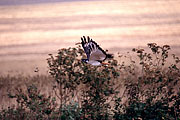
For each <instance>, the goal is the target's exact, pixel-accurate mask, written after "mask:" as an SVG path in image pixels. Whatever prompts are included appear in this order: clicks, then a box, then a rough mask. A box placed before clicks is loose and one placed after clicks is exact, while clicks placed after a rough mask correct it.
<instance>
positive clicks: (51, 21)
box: [0, 0, 180, 74]
mask: <svg viewBox="0 0 180 120" xmlns="http://www.w3.org/2000/svg"><path fill="white" fill-rule="evenodd" d="M9 1H11V0H7V1H5V0H3V1H1V2H0V67H1V68H3V69H1V70H0V74H4V73H11V72H26V71H27V73H31V72H33V70H34V69H35V68H36V67H39V69H40V72H41V70H42V71H43V72H44V69H46V68H47V65H46V58H47V57H48V53H53V54H55V53H56V51H57V50H58V49H60V48H68V47H75V43H76V42H79V41H80V37H81V36H83V35H84V36H90V37H92V38H93V39H94V40H95V41H96V42H97V43H98V44H99V45H100V46H101V47H102V48H105V49H108V50H109V52H113V53H117V52H121V51H128V50H131V49H132V48H133V47H146V46H147V43H152V42H153V43H154V42H155V43H158V44H160V45H162V44H168V45H171V46H172V48H174V51H175V52H176V53H177V54H178V55H180V52H179V51H180V48H179V47H180V1H179V0H156V1H153V0H108V1H107V0H98V1H96V0H93V1H88V0H85V1H83V0H81V1H78V0H76V1H75V0H71V1H68V2H65V1H64V0H61V1H60V2H57V1H58V0H54V2H50V1H48V0H46V1H45V2H43V1H41V0H39V2H37V3H36V2H34V1H33V0H31V1H32V2H27V1H28V0H27V1H26V0H23V2H22V3H23V4H21V3H17V4H10V3H11V2H9ZM27 3H28V4H27ZM18 4H19V5H18ZM123 53H124V52H123Z"/></svg>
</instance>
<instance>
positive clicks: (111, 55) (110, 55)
mask: <svg viewBox="0 0 180 120" xmlns="http://www.w3.org/2000/svg"><path fill="white" fill-rule="evenodd" d="M106 57H107V58H114V56H113V54H107V56H106Z"/></svg>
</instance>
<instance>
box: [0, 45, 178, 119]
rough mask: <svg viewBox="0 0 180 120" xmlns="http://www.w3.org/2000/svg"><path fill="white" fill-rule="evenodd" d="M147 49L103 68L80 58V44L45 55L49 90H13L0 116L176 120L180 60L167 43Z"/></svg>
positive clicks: (114, 60) (135, 51)
mask: <svg viewBox="0 0 180 120" xmlns="http://www.w3.org/2000/svg"><path fill="white" fill-rule="evenodd" d="M148 47H149V48H150V50H151V52H146V51H145V50H144V49H136V48H133V49H132V52H133V53H134V54H136V56H137V58H132V57H131V56H130V57H127V56H123V55H120V54H118V59H117V60H116V59H112V60H109V61H108V62H109V65H108V66H92V65H89V64H86V63H83V62H81V60H80V59H81V57H82V56H84V51H83V50H82V49H81V48H80V47H77V48H68V49H66V48H64V49H60V50H59V51H58V54H57V55H56V56H53V55H52V54H49V58H48V59H47V63H48V66H49V73H50V75H51V76H52V77H53V79H52V78H51V80H52V83H53V87H52V91H53V94H51V95H44V94H42V93H41V92H40V91H41V90H40V89H38V87H37V86H36V85H34V84H28V85H27V87H26V89H24V90H22V89H20V88H18V89H16V91H14V92H11V93H9V94H8V95H9V97H10V98H12V99H15V100H16V102H17V105H16V106H15V107H11V106H10V107H8V108H7V109H2V110H1V112H0V119H14V120H17V119H27V120H28V119H34V120H36V119H60V120H76V119H78V120H79V119H82V120H91V119H95V120H109V119H114V120H133V119H134V120H141V119H142V120H152V119H153V120H163V119H167V120H172V119H175V120H179V118H180V90H179V89H180V87H179V80H180V69H179V63H180V59H179V57H177V56H176V55H175V54H172V55H169V51H170V46H169V45H163V46H158V45H157V44H156V43H149V44H148ZM123 57H124V59H122V58H123ZM168 58H172V60H171V62H170V64H169V62H168ZM127 59H128V60H127ZM127 61H129V62H128V63H126V62H127ZM37 80H38V79H37Z"/></svg>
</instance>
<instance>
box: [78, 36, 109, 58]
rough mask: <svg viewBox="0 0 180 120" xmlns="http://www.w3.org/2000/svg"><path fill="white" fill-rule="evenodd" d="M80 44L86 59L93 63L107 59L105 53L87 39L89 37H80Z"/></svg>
mask: <svg viewBox="0 0 180 120" xmlns="http://www.w3.org/2000/svg"><path fill="white" fill-rule="evenodd" d="M81 40H82V42H81V44H82V47H83V49H84V51H85V53H86V55H87V59H89V60H94V61H104V60H105V59H106V58H107V54H106V52H105V51H104V50H103V49H102V48H101V47H100V46H99V45H98V44H97V43H96V42H95V41H93V40H92V39H90V38H89V36H88V37H87V40H86V37H85V36H83V37H81Z"/></svg>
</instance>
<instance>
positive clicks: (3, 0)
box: [0, 0, 92, 5]
mask: <svg viewBox="0 0 180 120" xmlns="http://www.w3.org/2000/svg"><path fill="white" fill-rule="evenodd" d="M72 1H89V0H0V5H22V4H36V3H50V2H72ZM91 1H92V0H91Z"/></svg>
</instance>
